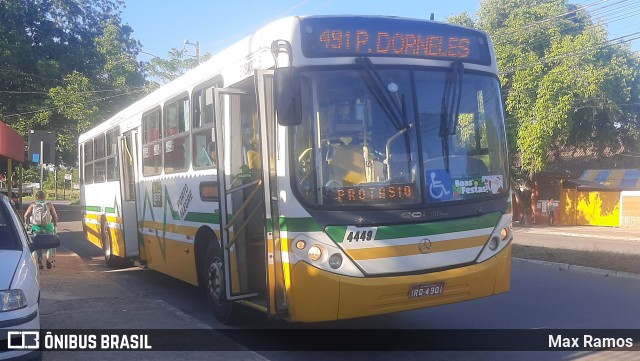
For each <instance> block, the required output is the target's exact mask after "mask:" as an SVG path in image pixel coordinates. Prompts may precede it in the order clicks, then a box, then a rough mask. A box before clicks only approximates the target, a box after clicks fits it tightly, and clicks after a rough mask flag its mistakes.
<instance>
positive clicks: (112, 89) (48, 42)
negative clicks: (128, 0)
mask: <svg viewBox="0 0 640 361" xmlns="http://www.w3.org/2000/svg"><path fill="white" fill-rule="evenodd" d="M122 5H123V2H122V1H121V0H91V1H89V0H57V1H48V0H31V1H0V90H1V91H2V93H0V96H1V98H0V119H2V120H3V121H4V122H6V123H7V124H8V125H10V126H11V127H13V128H14V129H16V130H17V131H18V132H20V133H22V134H25V135H26V134H27V133H28V132H29V130H31V129H39V130H53V131H55V132H56V134H57V137H58V139H57V144H56V145H57V154H60V155H61V157H62V159H63V162H64V163H66V164H75V162H76V140H77V137H78V134H79V133H80V132H83V131H85V130H86V129H87V128H88V127H90V126H92V125H94V124H97V123H100V122H102V121H104V120H105V119H107V118H108V117H110V116H112V115H113V114H115V112H116V111H119V110H121V109H122V108H123V107H124V106H126V105H127V104H130V103H131V102H133V101H135V100H136V99H137V97H138V96H140V95H141V94H142V93H143V92H144V91H145V88H144V85H145V81H144V78H143V75H142V70H141V66H140V64H138V63H137V62H136V60H135V58H136V55H137V53H138V52H139V49H140V44H139V42H138V41H136V40H134V39H132V38H131V34H132V32H133V30H132V29H131V28H130V27H129V26H127V25H122V24H121V19H120V8H121V7H122Z"/></svg>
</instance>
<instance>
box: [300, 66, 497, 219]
mask: <svg viewBox="0 0 640 361" xmlns="http://www.w3.org/2000/svg"><path fill="white" fill-rule="evenodd" d="M368 65H369V66H370V65H371V64H370V63H369V64H368ZM452 71H453V70H452V69H435V68H429V69H425V70H399V69H395V68H383V67H376V68H372V67H367V64H364V65H363V67H362V68H355V69H343V70H317V71H306V72H303V73H302V74H301V77H300V78H301V89H302V93H301V95H302V109H303V119H302V123H301V124H300V125H298V126H296V127H295V128H294V131H293V140H294V143H293V144H294V145H293V147H294V149H293V150H294V154H295V156H296V161H295V162H294V177H295V181H294V182H295V184H296V186H297V190H298V193H299V194H300V195H301V196H302V197H303V198H304V200H305V201H306V202H309V203H311V204H317V205H331V206H376V207H380V206H389V207H402V206H406V205H410V204H437V203H441V202H455V201H461V200H468V199H471V198H482V197H486V196H491V195H494V194H499V193H503V192H505V191H506V189H507V184H506V182H507V179H506V175H507V160H506V159H505V158H504V154H506V150H505V149H504V145H503V144H504V139H505V134H504V119H503V113H502V106H501V100H500V93H499V84H498V80H497V79H496V78H495V77H493V76H489V75H483V74H481V73H472V72H468V73H467V72H464V70H459V71H460V72H463V73H464V74H460V76H459V77H458V78H457V79H459V83H458V84H456V87H457V89H456V91H455V92H451V93H455V94H456V95H455V99H450V97H451V95H450V94H448V93H449V92H448V89H450V84H451V74H450V72H452ZM452 102H453V104H455V107H451V106H448V104H452ZM445 105H446V106H445ZM452 108H455V112H454V113H451V110H450V109H452ZM449 117H450V118H451V119H452V121H446V127H445V128H446V131H443V130H442V127H443V119H447V118H449Z"/></svg>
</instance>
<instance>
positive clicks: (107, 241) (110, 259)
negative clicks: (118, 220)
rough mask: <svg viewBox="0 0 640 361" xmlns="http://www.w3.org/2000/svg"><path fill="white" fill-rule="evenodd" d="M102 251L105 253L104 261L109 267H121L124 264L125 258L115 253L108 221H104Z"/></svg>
mask: <svg viewBox="0 0 640 361" xmlns="http://www.w3.org/2000/svg"><path fill="white" fill-rule="evenodd" d="M102 253H104V261H105V262H106V263H107V266H108V267H109V268H120V267H122V266H123V262H122V261H123V260H122V259H121V258H119V257H117V256H115V255H114V254H113V243H112V241H111V231H110V230H109V226H107V222H103V223H102Z"/></svg>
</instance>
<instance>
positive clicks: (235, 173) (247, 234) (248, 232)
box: [215, 84, 266, 300]
mask: <svg viewBox="0 0 640 361" xmlns="http://www.w3.org/2000/svg"><path fill="white" fill-rule="evenodd" d="M246 90H247V91H240V90H237V89H229V88H225V89H215V94H216V100H217V101H216V128H217V129H221V130H222V131H217V132H216V137H217V141H216V143H217V145H218V155H219V156H220V157H221V158H220V159H222V161H220V162H218V164H219V168H218V174H219V175H221V176H220V177H219V180H220V213H221V217H220V220H221V228H222V245H223V247H222V248H223V252H224V270H225V282H226V287H225V288H226V296H227V299H230V300H235V299H241V298H247V297H254V296H259V297H257V299H260V297H264V298H266V295H265V291H266V285H265V279H266V260H265V239H266V236H265V212H266V210H265V203H264V178H263V173H262V168H263V167H262V154H261V153H262V147H261V139H260V136H261V135H260V123H259V119H258V115H257V106H256V96H255V94H252V93H253V84H252V85H251V87H250V90H249V89H246Z"/></svg>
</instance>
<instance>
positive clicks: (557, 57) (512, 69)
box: [502, 31, 640, 75]
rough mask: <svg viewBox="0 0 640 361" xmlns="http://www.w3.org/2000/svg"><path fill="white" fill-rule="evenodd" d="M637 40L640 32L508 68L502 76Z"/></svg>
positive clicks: (639, 37)
mask: <svg viewBox="0 0 640 361" xmlns="http://www.w3.org/2000/svg"><path fill="white" fill-rule="evenodd" d="M630 36H635V37H632V38H629V39H626V40H622V39H623V38H626V37H630ZM637 39H640V31H638V32H635V33H631V34H628V35H624V36H621V37H618V38H615V39H611V40H607V41H604V42H602V43H600V44H597V45H595V46H594V47H591V48H587V49H582V50H579V51H575V52H566V53H562V54H558V55H555V56H553V57H542V58H540V59H537V60H536V61H535V62H534V63H532V64H528V65H526V66H515V67H510V68H507V69H506V70H505V71H503V72H502V75H508V74H511V73H514V72H516V71H519V70H525V69H529V68H532V67H534V66H538V65H542V64H547V63H550V62H552V61H558V60H562V59H566V58H568V57H571V56H577V55H579V54H584V53H586V52H589V51H593V50H597V49H600V48H604V47H609V46H613V45H620V44H624V43H627V42H630V41H633V40H637Z"/></svg>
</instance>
